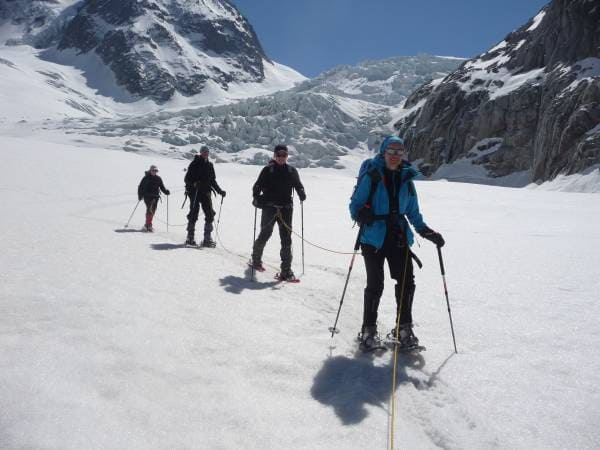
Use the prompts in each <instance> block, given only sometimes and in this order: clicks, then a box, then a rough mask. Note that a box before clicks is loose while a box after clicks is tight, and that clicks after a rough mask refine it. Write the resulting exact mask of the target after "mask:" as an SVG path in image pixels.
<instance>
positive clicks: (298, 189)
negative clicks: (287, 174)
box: [294, 167, 306, 202]
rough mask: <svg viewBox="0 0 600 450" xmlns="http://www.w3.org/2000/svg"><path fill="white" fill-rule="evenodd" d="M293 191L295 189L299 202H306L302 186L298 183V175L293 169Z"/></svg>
mask: <svg viewBox="0 0 600 450" xmlns="http://www.w3.org/2000/svg"><path fill="white" fill-rule="evenodd" d="M294 189H296V193H297V194H298V198H299V199H300V201H301V202H303V201H304V200H306V192H305V191H304V186H303V185H302V182H301V181H300V174H299V173H298V170H297V169H296V168H295V167H294Z"/></svg>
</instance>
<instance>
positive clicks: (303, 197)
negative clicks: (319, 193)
mask: <svg viewBox="0 0 600 450" xmlns="http://www.w3.org/2000/svg"><path fill="white" fill-rule="evenodd" d="M298 198H299V199H300V201H301V202H303V201H304V200H306V192H304V191H300V192H299V193H298Z"/></svg>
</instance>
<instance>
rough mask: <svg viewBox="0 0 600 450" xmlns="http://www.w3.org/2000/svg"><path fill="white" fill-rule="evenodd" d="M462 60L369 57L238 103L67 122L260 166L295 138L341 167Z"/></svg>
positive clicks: (137, 145)
mask: <svg viewBox="0 0 600 450" xmlns="http://www.w3.org/2000/svg"><path fill="white" fill-rule="evenodd" d="M461 62H462V60H460V59H457V58H444V57H436V56H429V55H419V56H416V57H397V58H392V59H387V60H382V61H367V62H365V63H361V64H358V65H357V66H352V67H350V66H343V67H339V68H335V69H332V70H331V71H328V72H326V73H324V74H322V75H320V76H318V77H317V78H315V79H313V80H308V81H306V82H304V83H301V84H299V85H298V86H296V87H295V88H292V89H290V90H287V91H281V92H277V93H275V94H273V95H270V96H263V97H258V98H250V99H246V100H242V101H239V102H237V103H233V104H227V105H220V106H206V107H201V108H194V109H183V110H176V111H161V112H159V113H152V114H145V115H142V116H129V117H124V118H119V119H116V120H103V121H102V122H101V123H99V124H97V125H94V124H91V123H90V122H88V121H85V122H73V123H71V124H70V125H69V126H71V127H76V128H78V132H79V133H87V134H93V135H98V136H103V137H106V136H108V137H113V138H115V139H113V142H114V144H115V145H116V146H117V147H119V146H120V147H122V148H125V149H126V150H128V151H139V152H148V151H152V152H159V153H163V154H168V155H174V156H184V157H190V156H191V155H192V154H194V153H195V152H196V151H197V149H198V144H201V143H202V144H208V145H209V146H210V147H211V148H213V149H214V150H216V151H217V152H220V154H219V157H220V159H222V160H227V161H238V162H242V163H250V164H263V163H265V162H266V161H267V160H268V158H270V155H271V151H272V148H273V145H274V144H277V143H280V142H287V143H289V144H291V148H292V150H291V161H292V162H293V163H294V164H295V165H296V166H298V167H309V166H313V167H314V166H320V167H335V168H340V167H342V166H343V163H341V162H340V158H341V157H343V156H344V155H347V154H348V153H349V152H351V151H352V150H354V149H356V148H361V149H363V150H366V149H367V148H368V147H370V146H372V145H375V144H376V143H377V142H378V139H379V137H380V134H386V133H389V131H386V130H387V124H388V123H389V122H390V120H391V118H392V117H393V114H394V111H395V110H396V109H397V108H398V103H400V102H402V101H403V100H404V99H405V98H406V97H407V96H408V95H409V94H410V93H411V92H412V91H413V90H414V89H415V88H416V87H417V86H419V85H420V84H421V83H422V82H424V81H427V80H431V79H433V78H437V77H440V76H441V77H443V76H444V75H445V74H447V73H448V72H449V71H450V70H452V69H454V68H456V67H457V66H458V65H459V64H460V63H461Z"/></svg>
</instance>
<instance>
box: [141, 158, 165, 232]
mask: <svg viewBox="0 0 600 450" xmlns="http://www.w3.org/2000/svg"><path fill="white" fill-rule="evenodd" d="M159 189H160V190H161V191H162V192H163V193H164V194H165V195H170V194H171V192H170V191H169V190H168V189H167V188H165V185H164V184H163V180H162V178H160V177H159V176H158V167H156V166H154V165H152V166H150V169H148V170H147V171H146V173H145V175H144V178H142V181H140V185H139V186H138V200H140V201H141V200H142V199H144V203H145V204H146V224H145V225H144V230H145V231H149V232H152V231H154V229H153V228H152V218H153V217H154V214H155V213H156V208H157V207H158V199H159V198H160V192H158V190H159Z"/></svg>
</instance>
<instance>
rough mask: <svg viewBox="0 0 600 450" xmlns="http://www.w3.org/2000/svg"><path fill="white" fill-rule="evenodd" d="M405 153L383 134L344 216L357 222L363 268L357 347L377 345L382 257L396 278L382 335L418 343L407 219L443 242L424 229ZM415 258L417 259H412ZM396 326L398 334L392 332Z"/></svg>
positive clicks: (428, 236)
mask: <svg viewBox="0 0 600 450" xmlns="http://www.w3.org/2000/svg"><path fill="white" fill-rule="evenodd" d="M405 154H406V150H405V147H404V141H403V140H402V139H401V138H400V137H397V136H389V137H387V138H385V139H384V141H383V142H382V143H381V146H380V149H379V154H378V155H377V156H375V157H374V158H372V159H369V160H367V161H364V162H363V164H362V166H361V170H360V172H359V179H358V183H357V185H356V189H355V191H354V193H353V195H352V198H351V200H350V215H351V216H352V219H353V220H356V221H357V222H358V223H359V224H360V225H361V227H362V232H361V236H360V243H361V250H362V255H363V258H364V261H365V268H366V271H367V286H366V288H365V291H364V310H363V323H362V328H361V332H360V333H359V339H360V342H361V344H360V345H361V348H363V349H365V350H369V349H372V348H378V347H380V346H381V339H380V337H379V335H378V333H377V309H378V308H379V300H380V298H381V294H382V292H383V282H384V271H383V265H384V261H385V260H387V263H388V266H389V270H390V275H391V277H392V278H393V279H394V280H396V287H395V297H396V314H397V315H396V323H395V326H394V328H393V329H392V331H391V333H390V334H389V335H388V338H389V339H391V340H393V341H394V342H399V344H400V346H401V348H402V347H404V348H418V345H419V340H418V339H417V337H416V336H415V334H414V332H413V330H412V327H413V319H412V304H413V297H414V293H415V281H414V275H413V263H412V258H413V257H415V256H414V254H413V253H412V251H411V250H410V246H411V245H412V243H413V233H412V231H411V229H410V227H409V225H408V222H410V223H411V224H412V226H413V227H414V228H415V230H416V231H417V232H418V233H419V234H420V235H421V236H422V237H423V238H425V239H428V240H430V241H431V242H433V243H434V244H435V245H437V246H438V247H442V246H443V245H444V239H443V238H442V236H441V234H440V233H437V232H435V231H433V230H432V229H430V228H429V227H428V226H427V225H426V224H425V222H424V221H423V217H422V216H421V213H420V212H419V204H418V201H417V192H416V190H415V185H414V183H413V178H415V176H417V175H418V172H417V171H416V170H415V169H414V168H413V167H412V166H411V165H410V163H408V162H407V161H404V160H403V159H402V158H403V156H404V155H405ZM407 219H408V222H407ZM415 258H416V257H415ZM417 263H418V264H420V262H419V261H418V260H417ZM398 325H399V336H396V329H397V326H398Z"/></svg>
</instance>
